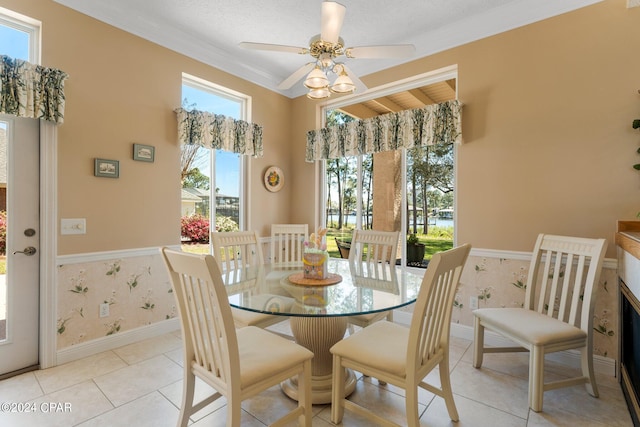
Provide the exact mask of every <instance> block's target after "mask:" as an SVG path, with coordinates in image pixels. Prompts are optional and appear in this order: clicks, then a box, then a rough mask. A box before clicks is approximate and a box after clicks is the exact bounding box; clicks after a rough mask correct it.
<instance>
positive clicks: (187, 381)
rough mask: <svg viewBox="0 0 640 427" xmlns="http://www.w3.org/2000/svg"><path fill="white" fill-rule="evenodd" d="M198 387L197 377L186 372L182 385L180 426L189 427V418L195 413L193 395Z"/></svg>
mask: <svg viewBox="0 0 640 427" xmlns="http://www.w3.org/2000/svg"><path fill="white" fill-rule="evenodd" d="M195 386H196V377H195V375H193V373H191V372H186V375H185V378H184V383H183V384H182V406H181V407H180V419H179V420H178V425H179V426H180V427H187V424H189V416H190V415H191V412H192V411H193V394H194V390H195Z"/></svg>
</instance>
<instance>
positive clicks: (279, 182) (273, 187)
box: [264, 166, 284, 192]
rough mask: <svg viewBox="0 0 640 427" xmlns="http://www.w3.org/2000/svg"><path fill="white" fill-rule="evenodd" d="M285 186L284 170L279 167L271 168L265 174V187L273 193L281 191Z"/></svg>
mask: <svg viewBox="0 0 640 427" xmlns="http://www.w3.org/2000/svg"><path fill="white" fill-rule="evenodd" d="M283 185H284V175H283V174H282V169H280V168H279V167H277V166H270V167H269V168H267V170H266V172H265V173H264V186H265V187H267V190H269V191H271V192H276V191H280V189H281V188H282V186H283Z"/></svg>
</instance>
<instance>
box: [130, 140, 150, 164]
mask: <svg viewBox="0 0 640 427" xmlns="http://www.w3.org/2000/svg"><path fill="white" fill-rule="evenodd" d="M155 156H156V147H154V146H153V145H144V144H133V160H137V161H139V162H149V163H153V161H154V160H155Z"/></svg>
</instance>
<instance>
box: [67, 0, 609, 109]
mask: <svg viewBox="0 0 640 427" xmlns="http://www.w3.org/2000/svg"><path fill="white" fill-rule="evenodd" d="M55 1H56V2H57V3H60V4H62V5H65V6H68V7H70V8H72V9H75V10H77V11H79V12H81V13H84V14H86V15H89V16H92V17H94V18H96V19H98V20H101V21H104V22H106V23H108V24H111V25H113V26H115V27H118V28H121V29H123V30H125V31H128V32H130V33H133V34H136V35H138V36H140V37H143V38H145V39H147V40H150V41H153V42H155V43H157V44H160V45H162V46H165V47H167V48H169V49H172V50H175V51H177V52H180V53H182V54H185V55H187V56H190V57H192V58H194V59H197V60H199V61H202V62H204V63H206V64H209V65H212V66H214V67H217V68H219V69H221V70H224V71H227V72H229V73H232V74H234V75H237V76H239V77H241V78H244V79H246V80H249V81H251V82H254V83H256V84H259V85H261V86H264V87H266V88H268V89H271V90H274V91H277V92H280V93H282V94H284V95H287V96H289V97H295V96H299V95H301V94H303V93H305V90H304V87H303V86H302V84H296V85H294V87H293V88H291V89H289V90H287V91H280V90H278V89H277V85H278V84H279V83H280V82H281V81H282V80H284V79H285V78H287V77H288V76H289V75H290V74H291V73H292V72H293V71H295V70H296V69H297V68H299V67H300V66H302V65H303V64H305V63H306V62H309V57H308V56H306V55H297V54H292V53H282V52H263V51H252V50H246V49H241V48H239V47H238V43H240V42H242V41H250V42H261V43H274V44H283V45H291V46H300V47H307V46H308V42H309V39H310V38H311V37H312V36H314V35H316V34H318V33H319V32H320V9H321V1H320V0H313V1H312V0H268V1H266V0H241V1H238V0H91V1H89V0H55ZM598 1H601V0H561V1H558V0H395V1H389V0H340V2H341V3H342V4H343V5H344V6H346V16H345V19H344V24H343V26H342V31H341V33H340V34H341V36H342V38H343V39H344V41H345V45H346V46H347V47H351V46H367V45H380V44H382V45H386V44H401V43H410V44H413V45H415V46H416V54H415V56H414V57H412V58H408V59H400V60H390V59H384V60H378V59H347V60H346V61H345V63H346V64H347V65H348V66H349V68H351V70H352V71H353V72H354V73H355V74H356V75H358V76H360V77H362V76H365V75H367V74H370V73H372V72H375V71H379V70H382V69H385V68H389V67H391V66H394V65H398V64H400V63H402V62H406V61H409V60H413V59H416V58H419V57H422V56H426V55H429V54H433V53H435V52H438V51H442V50H444V49H448V48H451V47H454V46H458V45H461V44H464V43H467V42H470V41H473V40H477V39H480V38H483V37H487V36H490V35H493V34H497V33H500V32H503V31H507V30H509V29H512V28H516V27H519V26H522V25H527V24H529V23H532V22H535V21H539V20H542V19H546V18H549V17H551V16H555V15H558V14H561V13H565V12H568V11H571V10H574V9H577V8H580V7H584V6H587V5H589V4H593V3H597V2H598Z"/></svg>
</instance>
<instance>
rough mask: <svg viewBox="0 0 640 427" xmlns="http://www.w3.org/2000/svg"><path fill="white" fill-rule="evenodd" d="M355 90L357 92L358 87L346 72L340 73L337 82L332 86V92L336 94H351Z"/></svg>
mask: <svg viewBox="0 0 640 427" xmlns="http://www.w3.org/2000/svg"><path fill="white" fill-rule="evenodd" d="M354 90H356V86H355V85H354V84H353V82H352V81H351V79H350V78H349V76H348V75H346V74H345V73H344V72H342V73H340V75H339V76H338V78H337V79H336V81H335V82H334V83H333V85H332V86H331V92H335V93H350V92H353V91H354Z"/></svg>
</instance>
